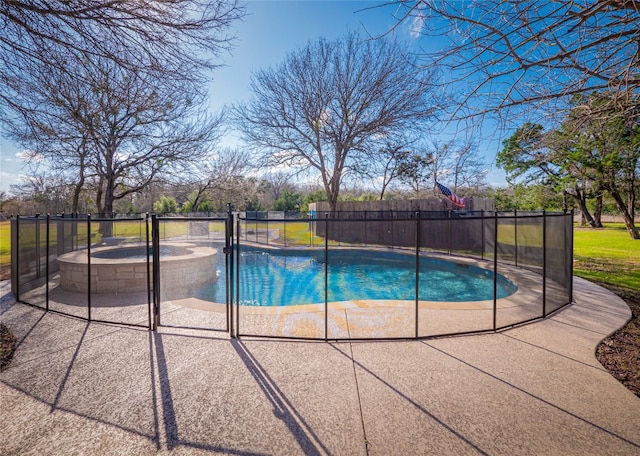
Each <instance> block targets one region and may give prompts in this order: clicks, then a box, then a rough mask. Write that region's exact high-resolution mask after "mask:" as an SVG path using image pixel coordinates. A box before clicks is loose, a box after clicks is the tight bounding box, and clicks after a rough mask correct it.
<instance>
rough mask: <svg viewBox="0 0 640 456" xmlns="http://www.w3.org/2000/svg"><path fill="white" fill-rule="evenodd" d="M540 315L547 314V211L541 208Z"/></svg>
mask: <svg viewBox="0 0 640 456" xmlns="http://www.w3.org/2000/svg"><path fill="white" fill-rule="evenodd" d="M542 316H543V317H546V316H547V211H546V210H544V209H543V210H542Z"/></svg>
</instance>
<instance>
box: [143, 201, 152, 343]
mask: <svg viewBox="0 0 640 456" xmlns="http://www.w3.org/2000/svg"><path fill="white" fill-rule="evenodd" d="M144 227H145V236H146V246H147V314H148V320H149V331H153V330H154V329H155V328H154V326H153V318H152V311H151V297H152V295H151V283H152V280H153V278H152V276H151V259H150V258H149V252H150V251H151V245H150V244H149V213H148V212H147V213H146V217H145V221H144Z"/></svg>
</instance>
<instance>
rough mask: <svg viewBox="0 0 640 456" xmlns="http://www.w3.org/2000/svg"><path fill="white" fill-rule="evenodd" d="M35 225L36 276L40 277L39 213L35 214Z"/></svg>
mask: <svg viewBox="0 0 640 456" xmlns="http://www.w3.org/2000/svg"><path fill="white" fill-rule="evenodd" d="M35 227H36V230H35V231H36V233H35V234H36V277H37V278H38V279H39V278H40V277H42V264H41V261H40V259H41V257H42V255H40V244H41V242H40V214H36V223H35Z"/></svg>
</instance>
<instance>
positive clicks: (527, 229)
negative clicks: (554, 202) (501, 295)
mask: <svg viewBox="0 0 640 456" xmlns="http://www.w3.org/2000/svg"><path fill="white" fill-rule="evenodd" d="M543 228H544V216H542V215H540V216H538V215H536V214H530V213H527V214H525V213H515V212H514V213H500V214H499V215H498V233H497V240H498V246H497V251H498V258H499V261H498V263H497V267H498V269H497V273H498V277H499V278H502V277H503V278H505V279H506V280H508V281H509V282H510V283H512V284H514V285H515V286H517V290H516V291H515V292H514V293H513V294H512V295H511V296H508V297H506V298H505V299H498V300H497V304H496V327H497V328H504V327H508V326H511V325H515V324H518V323H521V322H524V321H529V320H531V319H534V318H539V317H541V316H542V312H543V302H544V296H543V291H544V288H543V276H542V274H541V272H542V266H543V254H544V245H543V236H542V234H543ZM507 285H508V284H505V286H507Z"/></svg>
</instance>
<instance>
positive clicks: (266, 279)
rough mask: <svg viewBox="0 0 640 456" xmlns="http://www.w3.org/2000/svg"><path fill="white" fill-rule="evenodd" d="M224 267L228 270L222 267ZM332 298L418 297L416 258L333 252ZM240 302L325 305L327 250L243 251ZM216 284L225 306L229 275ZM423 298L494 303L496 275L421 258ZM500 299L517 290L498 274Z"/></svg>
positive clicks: (423, 299)
mask: <svg viewBox="0 0 640 456" xmlns="http://www.w3.org/2000/svg"><path fill="white" fill-rule="evenodd" d="M222 269H224V268H223V267H222ZM328 269H329V274H328V300H329V302H331V301H347V300H362V299H399V300H413V299H415V285H416V280H415V257H414V256H411V255H405V254H401V253H387V252H375V251H365V250H357V251H354V250H343V251H341V250H334V251H330V252H329V268H328ZM239 271H240V272H239V274H240V303H241V304H243V305H256V306H288V305H296V304H314V303H324V290H325V258H324V252H323V251H282V250H277V251H275V250H273V251H272V250H262V249H254V248H251V249H250V248H247V247H242V249H241V251H240V268H239ZM220 273H221V275H220V277H219V279H218V285H216V286H214V287H213V288H215V290H210V291H209V293H211V292H215V294H216V298H215V301H217V302H225V290H224V271H220ZM419 284H420V285H419V287H420V293H419V299H420V300H422V301H443V302H444V301H446V302H459V301H480V300H490V299H493V272H492V271H489V270H486V269H482V268H479V267H476V266H467V265H461V264H458V263H452V262H448V261H443V260H438V259H434V258H424V257H421V258H420V272H419ZM497 288H498V290H497V296H498V298H504V297H506V296H509V295H511V294H513V293H514V292H515V291H516V290H517V287H516V286H515V285H514V284H513V283H512V282H511V281H509V280H508V279H506V278H505V277H503V276H501V275H498V280H497Z"/></svg>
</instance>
